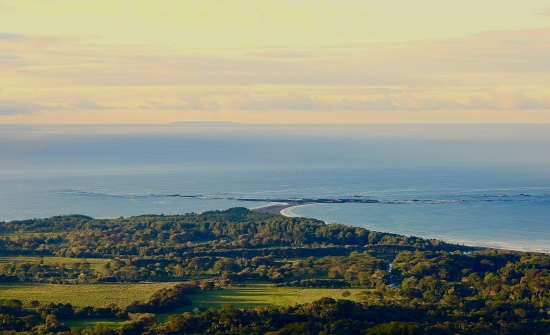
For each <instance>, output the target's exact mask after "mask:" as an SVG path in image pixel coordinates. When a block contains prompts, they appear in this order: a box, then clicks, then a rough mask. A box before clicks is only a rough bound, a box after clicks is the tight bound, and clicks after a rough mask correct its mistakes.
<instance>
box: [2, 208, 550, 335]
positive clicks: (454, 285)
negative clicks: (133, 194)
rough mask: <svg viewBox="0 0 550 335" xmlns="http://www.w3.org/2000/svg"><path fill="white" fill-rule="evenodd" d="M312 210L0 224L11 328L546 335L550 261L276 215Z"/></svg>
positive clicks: (6, 322)
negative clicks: (281, 212)
mask: <svg viewBox="0 0 550 335" xmlns="http://www.w3.org/2000/svg"><path fill="white" fill-rule="evenodd" d="M278 200H281V199H278ZM285 200H289V199H285ZM251 201H254V200H251ZM312 201H313V202H314V203H318V202H321V201H324V199H301V200H294V201H287V202H286V204H284V205H283V204H278V205H275V204H274V205H271V206H270V207H264V208H263V209H262V208H260V209H257V210H255V211H251V210H248V209H246V208H232V209H229V210H224V211H210V212H205V213H202V214H185V215H142V216H135V217H127V218H123V217H121V218H116V219H94V218H91V217H88V216H84V215H68V216H57V217H52V218H46V219H30V220H22V221H10V222H0V320H1V322H0V327H1V330H2V331H8V332H11V333H13V332H22V333H29V334H30V333H32V334H49V333H54V334H55V333H57V334H69V333H70V334H426V333H430V334H457V333H460V334H481V333H483V334H520V333H521V334H547V333H548V332H549V331H550V323H549V322H548V311H550V255H546V254H540V253H527V252H514V251H506V250H496V249H487V248H475V247H468V246H463V245H456V244H449V243H445V242H442V241H438V240H429V239H422V238H418V237H414V236H401V235H396V234H390V233H382V232H375V231H369V230H367V229H364V228H358V227H350V226H345V225H340V224H326V223H324V222H322V221H319V220H315V219H308V218H289V217H285V216H281V215H277V214H271V213H269V212H277V211H280V209H281V208H283V207H284V206H295V205H302V204H307V203H311V202H312ZM346 201H347V200H346ZM277 206H279V207H277ZM265 212H268V213H265Z"/></svg>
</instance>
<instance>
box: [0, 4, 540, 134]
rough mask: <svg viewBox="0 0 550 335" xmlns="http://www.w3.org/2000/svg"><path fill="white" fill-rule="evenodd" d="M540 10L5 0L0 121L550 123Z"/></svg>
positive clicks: (0, 31)
mask: <svg viewBox="0 0 550 335" xmlns="http://www.w3.org/2000/svg"><path fill="white" fill-rule="evenodd" d="M549 8H550V3H548V1H547V0H544V1H539V0H530V1H524V2H519V1H495V0H484V1H472V0H465V1H441V0H437V1H436V0H418V1H404V0H403V1H387V0H386V1H371V0H361V1H356V0H340V1H336V0H332V1H328V0H316V1H310V0H277V1H272V0H263V1H254V0H232V1H224V0H217V1H212V0H196V1H195V0H187V1H185V0H183V1H182V0H179V1H173V0H161V1H159V0H156V1H153V0H141V1H135V0H134V1H130V0H116V1H113V0H110V1H104V0H94V1H90V0H86V1H85V0H48V1H36V0H0V73H1V74H2V75H1V76H0V123H4V124H9V123H49V124H60V123H95V124H103V123H170V122H176V121H236V122H254V123H257V122H259V123H266V122H269V123H271V122H280V123H350V122H366V123H369V122H372V123H378V122H407V123H410V122H550V15H549V14H550V10H549Z"/></svg>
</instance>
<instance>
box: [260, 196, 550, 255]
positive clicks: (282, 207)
mask: <svg viewBox="0 0 550 335" xmlns="http://www.w3.org/2000/svg"><path fill="white" fill-rule="evenodd" d="M317 204H318V203H316V202H308V203H301V202H298V203H270V204H267V205H265V206H260V207H256V208H251V209H250V210H251V211H256V212H260V213H267V214H275V215H283V216H286V217H289V218H297V217H302V216H300V215H298V214H296V213H294V212H293V211H292V210H293V209H295V208H299V207H304V206H311V205H317ZM327 223H328V222H327ZM351 226H353V225H351ZM362 228H365V227H362ZM367 229H370V230H373V229H371V228H367ZM373 231H376V230H373ZM394 234H397V235H403V236H413V235H414V236H417V237H420V238H424V239H435V240H441V241H444V242H447V243H454V244H459V245H467V246H471V247H474V248H484V249H495V250H503V251H509V252H527V253H542V254H550V250H546V249H540V248H526V247H525V246H521V245H512V244H506V243H502V242H497V241H467V242H465V241H462V240H459V239H454V238H438V237H433V236H423V235H418V234H406V233H395V232H394Z"/></svg>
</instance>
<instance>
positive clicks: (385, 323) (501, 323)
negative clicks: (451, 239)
mask: <svg viewBox="0 0 550 335" xmlns="http://www.w3.org/2000/svg"><path fill="white" fill-rule="evenodd" d="M458 309H459V311H460V308H458ZM488 309H489V311H490V313H489V314H487V315H485V314H483V315H477V314H475V313H457V311H456V309H455V308H437V309H435V308H433V307H431V306H428V307H425V306H413V305H409V304H406V303H395V304H391V305H365V304H360V303H355V302H352V301H349V300H334V299H330V298H323V299H320V300H318V301H316V302H313V303H310V304H304V305H299V306H292V307H286V308H264V307H259V308H255V309H252V310H238V309H234V308H231V307H227V308H222V309H219V310H213V309H212V310H208V311H205V312H202V313H195V314H193V313H184V314H180V315H174V316H171V317H170V318H169V319H168V321H166V322H159V321H158V320H155V319H150V318H149V319H142V320H135V321H132V322H129V323H126V324H125V325H123V326H122V327H121V328H120V329H118V330H112V329H106V328H103V327H100V326H98V327H95V328H93V329H88V330H81V331H80V334H97V335H107V334H109V335H116V334H120V335H122V334H144V335H175V334H205V335H210V334H211V335H221V334H271V335H276V334H277V335H314V334H315V335H317V334H320V335H329V334H335V335H336V334H342V335H344V334H345V335H388V334H395V335H420V334H435V335H451V334H452V335H454V334H471V335H473V334H488V335H491V334H494V335H497V334H498V335H508V334H533V335H537V334H548V332H550V323H549V322H548V320H547V315H546V313H545V312H538V313H537V314H535V315H532V316H531V317H530V318H528V319H525V318H522V317H521V316H518V315H515V314H509V315H503V314H501V313H500V312H499V307H498V306H497V307H489V308H488ZM74 333H79V332H78V331H75V330H73V334H74Z"/></svg>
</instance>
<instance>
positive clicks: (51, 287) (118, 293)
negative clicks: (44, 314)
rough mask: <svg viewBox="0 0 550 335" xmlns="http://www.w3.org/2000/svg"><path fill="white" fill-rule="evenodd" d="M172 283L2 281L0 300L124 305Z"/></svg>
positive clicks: (81, 304) (79, 304) (75, 304)
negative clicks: (77, 283)
mask: <svg viewBox="0 0 550 335" xmlns="http://www.w3.org/2000/svg"><path fill="white" fill-rule="evenodd" d="M172 285H174V284H173V283H155V284H94V285H86V284H83V285H58V284H2V285H0V299H18V300H21V301H23V302H24V303H27V304H28V303H30V302H31V301H32V300H38V301H40V302H56V303H70V304H71V305H73V306H98V307H102V306H107V305H110V304H116V305H118V306H121V307H125V306H127V305H128V304H130V303H131V302H133V301H136V300H141V301H143V300H147V299H148V298H149V297H150V296H151V295H152V294H153V293H154V292H155V291H157V290H160V289H161V288H165V287H169V286H172Z"/></svg>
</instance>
